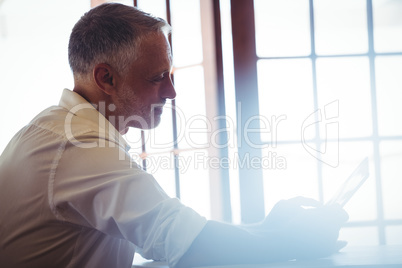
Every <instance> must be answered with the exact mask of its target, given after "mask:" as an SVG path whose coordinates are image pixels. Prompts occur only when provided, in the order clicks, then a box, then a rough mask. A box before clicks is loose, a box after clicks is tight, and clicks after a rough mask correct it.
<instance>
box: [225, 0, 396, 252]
mask: <svg viewBox="0 0 402 268" xmlns="http://www.w3.org/2000/svg"><path fill="white" fill-rule="evenodd" d="M225 2H227V1H225ZM251 3H252V1H248V5H249V6H252V4H251ZM401 4H402V3H401V2H400V1H392V0H390V1H387V0H381V1H379V0H373V1H366V0H359V1H352V2H351V1H346V0H345V1H332V0H316V1H312V0H310V1H308V0H305V1H299V0H285V1H275V0H254V9H253V12H254V14H255V17H254V18H253V16H251V17H250V16H249V17H250V20H251V22H245V23H244V21H243V23H244V24H250V23H252V22H253V21H252V20H253V19H254V22H255V47H254V49H255V54H253V55H250V56H249V57H248V61H249V62H251V63H250V64H255V65H256V66H257V68H256V74H252V75H250V76H253V75H255V76H256V79H257V80H258V93H257V94H254V95H253V94H251V95H249V96H248V97H249V98H251V99H252V100H248V102H249V103H250V104H249V105H250V106H252V105H257V106H258V107H259V115H260V116H261V119H260V128H261V130H262V131H261V133H260V138H261V143H262V144H265V147H263V148H262V149H261V151H260V154H261V156H262V158H264V157H267V163H268V162H269V161H268V160H272V161H271V165H266V167H265V168H264V167H263V174H262V176H261V177H262V180H263V188H264V190H263V192H264V198H263V199H264V200H263V201H262V200H260V202H264V204H265V212H266V213H267V212H268V211H269V210H270V209H271V208H272V206H273V205H274V204H275V203H276V202H277V201H279V200H280V199H286V198H290V197H292V196H295V195H305V196H310V197H313V198H317V199H319V200H321V201H327V200H329V199H330V198H331V196H332V195H333V194H334V192H335V191H336V190H337V188H338V187H339V186H340V185H341V184H342V182H343V181H344V180H345V179H346V177H347V176H348V175H349V173H350V172H351V171H352V170H353V169H354V167H355V166H356V165H357V164H358V163H359V162H360V161H361V160H362V159H363V158H364V157H365V156H369V159H370V174H371V176H370V178H369V180H368V181H367V182H366V183H365V185H363V187H362V189H360V190H359V192H358V193H357V194H356V196H354V197H353V199H351V200H350V202H349V203H348V204H347V205H346V207H345V209H346V210H347V211H348V212H349V214H350V222H349V223H348V224H347V226H346V227H347V228H344V229H343V230H342V233H341V238H344V239H345V240H349V243H350V244H352V245H357V244H364V245H369V244H385V243H391V244H392V243H396V239H395V237H401V227H402V210H401V209H400V207H399V206H398V205H397V204H398V202H400V201H401V200H400V199H401V197H400V194H399V193H398V190H397V189H400V188H401V186H402V181H401V180H400V174H401V171H400V168H398V164H397V162H398V160H399V161H400V160H401V155H402V150H401V149H402V148H401V146H400V145H401V141H402V135H401V134H402V131H401V128H400V124H398V123H397V122H400V121H401V119H402V110H401V109H400V107H399V105H397V102H398V100H399V99H401V97H402V95H401V94H402V93H401V92H402V91H401V89H402V83H401V82H402V81H401V79H400V78H399V77H400V75H397V72H400V71H401V70H402V68H401V67H402V65H401V56H402V44H401V38H400V36H401V31H402V20H401V18H400V16H397V15H396V14H397V12H398V11H401V8H402V5H401ZM244 5H246V4H244ZM232 8H235V9H237V8H240V6H239V5H237V4H236V5H235V2H234V1H232ZM242 8H243V9H246V8H245V7H244V6H243V7H242ZM232 12H233V11H232ZM235 12H236V11H235ZM232 14H233V13H232ZM399 14H400V13H399ZM249 15H250V14H249ZM232 24H233V25H237V26H238V24H236V22H232ZM250 30H252V29H251V28H249V31H250ZM235 31H236V29H233V32H235ZM233 40H234V42H236V38H235V37H234V39H233ZM233 47H234V49H235V51H234V54H235V55H236V54H237V53H242V51H241V50H236V47H240V45H236V44H233ZM250 47H251V48H253V45H251V46H250ZM244 54H245V53H244ZM235 60H236V57H235ZM235 71H236V63H235ZM241 90H242V88H237V87H236V94H237V95H238V96H240V94H242V92H238V91H241ZM238 99H239V98H238ZM240 99H241V97H240ZM244 106H245V105H243V107H242V109H245V107H244ZM267 124H268V125H269V126H270V128H269V129H268V130H270V131H265V132H264V131H263V130H264V125H267ZM279 160H280V161H279ZM283 163H285V164H283ZM279 164H281V165H279ZM240 179H242V178H240ZM241 190H242V189H240V191H241ZM255 190H256V191H258V189H255ZM249 197H250V198H251V196H249ZM244 198H247V197H246V195H244ZM242 202H243V201H242Z"/></svg>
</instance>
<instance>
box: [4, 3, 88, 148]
mask: <svg viewBox="0 0 402 268" xmlns="http://www.w3.org/2000/svg"><path fill="white" fill-rule="evenodd" d="M89 8H90V2H89V1H82V0H71V1H62V2H60V1H51V0H40V1H29V0H19V1H1V2H0V59H1V61H0V72H1V73H2V75H3V77H6V79H1V80H0V88H1V90H2V93H3V96H4V97H5V98H2V100H3V101H2V105H1V106H0V114H2V115H4V116H2V117H0V125H2V126H7V127H4V128H2V131H1V139H0V153H1V152H2V151H3V149H4V148H5V146H6V144H7V143H8V141H9V140H10V139H11V137H12V136H13V135H14V134H15V133H16V132H17V131H18V130H19V129H20V128H21V127H23V126H24V125H26V124H27V123H28V122H29V121H30V120H31V119H32V117H33V116H34V115H36V114H37V113H39V112H40V111H42V110H43V109H45V108H47V107H49V106H51V105H56V104H58V102H59V99H60V96H61V93H62V91H63V88H69V89H72V88H73V77H72V73H71V70H70V67H69V64H68V56H67V55H68V53H67V48H68V40H69V37H70V33H71V30H72V28H73V26H74V24H75V23H76V22H77V20H78V19H79V18H80V17H81V16H82V15H83V13H85V12H86V11H88V10H89ZM5 115H7V116H5Z"/></svg>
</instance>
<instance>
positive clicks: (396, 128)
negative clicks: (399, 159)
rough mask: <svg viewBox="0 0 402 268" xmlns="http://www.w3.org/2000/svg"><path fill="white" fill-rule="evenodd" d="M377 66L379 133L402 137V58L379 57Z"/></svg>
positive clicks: (376, 62)
mask: <svg viewBox="0 0 402 268" xmlns="http://www.w3.org/2000/svg"><path fill="white" fill-rule="evenodd" d="M401 48H402V47H401ZM375 64H376V65H375V66H376V88H377V106H378V132H379V134H380V135H391V136H392V135H402V124H401V122H402V105H401V100H402V76H401V71H402V56H386V57H381V56H378V57H376V61H375Z"/></svg>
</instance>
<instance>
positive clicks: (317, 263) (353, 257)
mask: <svg viewBox="0 0 402 268" xmlns="http://www.w3.org/2000/svg"><path fill="white" fill-rule="evenodd" d="M134 267H135V268H139V267H157V268H168V266H167V265H166V264H165V263H161V262H153V261H147V260H145V259H143V258H141V256H139V255H137V254H136V255H135V257H134V264H133V268H134ZM208 267H210V268H212V267H214V268H217V267H226V268H229V267H233V268H252V267H255V268H261V267H267V268H274V267H275V268H276V267H278V268H295V267H297V268H314V267H317V268H318V267H320V268H321V267H322V268H325V267H344V268H357V267H367V268H394V267H395V268H396V267H398V268H402V244H401V245H386V246H361V247H345V248H344V249H342V250H341V251H340V252H339V253H336V254H334V255H332V256H330V257H328V258H322V259H317V260H300V261H286V262H276V263H267V264H251V265H250V264H247V265H244V264H243V265H225V266H208Z"/></svg>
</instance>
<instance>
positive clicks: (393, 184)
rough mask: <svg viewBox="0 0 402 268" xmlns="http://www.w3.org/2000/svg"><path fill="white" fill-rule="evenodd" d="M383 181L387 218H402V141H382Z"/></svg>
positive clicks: (385, 214) (385, 215)
mask: <svg viewBox="0 0 402 268" xmlns="http://www.w3.org/2000/svg"><path fill="white" fill-rule="evenodd" d="M380 156H381V182H382V192H383V193H384V194H383V204H384V217H385V218H386V219H402V209H401V205H400V204H402V195H401V189H402V170H401V163H402V141H400V140H399V141H383V142H381V143H380Z"/></svg>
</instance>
